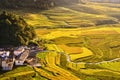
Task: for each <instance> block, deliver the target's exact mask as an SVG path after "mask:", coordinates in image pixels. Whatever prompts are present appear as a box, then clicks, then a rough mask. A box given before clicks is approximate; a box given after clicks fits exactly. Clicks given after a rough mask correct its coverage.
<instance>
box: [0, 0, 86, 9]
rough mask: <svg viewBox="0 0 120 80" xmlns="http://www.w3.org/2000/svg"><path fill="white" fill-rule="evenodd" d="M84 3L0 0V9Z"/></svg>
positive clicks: (69, 0)
mask: <svg viewBox="0 0 120 80" xmlns="http://www.w3.org/2000/svg"><path fill="white" fill-rule="evenodd" d="M85 1H87V0H0V7H1V8H40V9H49V8H50V7H54V6H57V5H68V4H73V3H84V2H85Z"/></svg>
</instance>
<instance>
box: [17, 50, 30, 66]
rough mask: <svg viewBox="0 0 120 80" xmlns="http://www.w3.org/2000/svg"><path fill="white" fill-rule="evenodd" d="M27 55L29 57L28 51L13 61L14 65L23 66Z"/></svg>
mask: <svg viewBox="0 0 120 80" xmlns="http://www.w3.org/2000/svg"><path fill="white" fill-rule="evenodd" d="M28 55H29V50H25V51H24V52H23V53H21V54H20V55H18V56H17V57H16V60H15V65H23V63H24V62H25V60H26V58H27V57H28Z"/></svg>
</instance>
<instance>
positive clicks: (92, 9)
mask: <svg viewBox="0 0 120 80" xmlns="http://www.w3.org/2000/svg"><path fill="white" fill-rule="evenodd" d="M105 5H106V6H105ZM111 6H112V7H111ZM117 6H118V7H117ZM119 6H120V5H119V4H117V5H114V4H97V3H89V4H75V5H69V6H64V7H55V8H52V9H50V10H46V11H42V12H38V11H37V14H36V13H24V14H25V15H23V16H24V17H25V18H26V20H27V22H28V23H29V24H31V25H32V26H35V27H37V28H71V27H72V28H74V27H75V28H76V27H77V28H78V27H89V26H99V25H104V24H118V23H119V22H120V21H119V20H120V16H119V13H120V11H119ZM18 14H19V13H18Z"/></svg>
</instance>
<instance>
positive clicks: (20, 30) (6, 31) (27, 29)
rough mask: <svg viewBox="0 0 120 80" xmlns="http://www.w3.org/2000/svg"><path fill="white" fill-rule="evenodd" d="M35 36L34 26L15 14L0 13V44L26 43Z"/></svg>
mask: <svg viewBox="0 0 120 80" xmlns="http://www.w3.org/2000/svg"><path fill="white" fill-rule="evenodd" d="M35 36H36V34H35V31H34V28H33V27H31V26H29V25H28V24H27V23H26V21H25V20H24V19H23V18H22V17H20V16H17V15H15V14H12V13H8V12H6V11H3V13H2V14H0V45H15V46H17V45H26V44H27V43H28V42H29V41H30V40H32V39H33V38H34V37H35Z"/></svg>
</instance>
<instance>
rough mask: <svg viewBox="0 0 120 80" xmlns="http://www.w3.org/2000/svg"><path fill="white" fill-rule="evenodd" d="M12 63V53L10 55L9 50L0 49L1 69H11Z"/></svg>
mask: <svg viewBox="0 0 120 80" xmlns="http://www.w3.org/2000/svg"><path fill="white" fill-rule="evenodd" d="M13 64H14V58H13V55H10V52H9V51H0V66H1V67H2V70H12V68H13Z"/></svg>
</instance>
